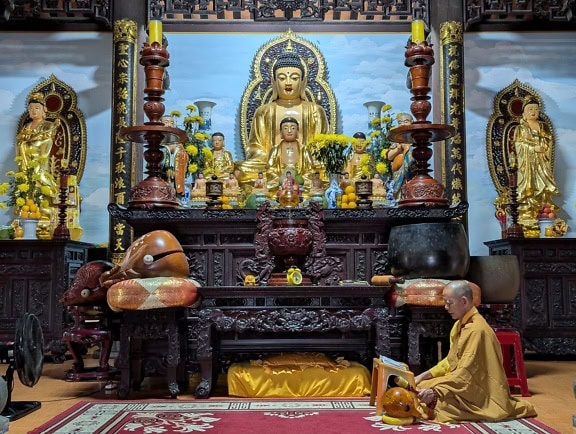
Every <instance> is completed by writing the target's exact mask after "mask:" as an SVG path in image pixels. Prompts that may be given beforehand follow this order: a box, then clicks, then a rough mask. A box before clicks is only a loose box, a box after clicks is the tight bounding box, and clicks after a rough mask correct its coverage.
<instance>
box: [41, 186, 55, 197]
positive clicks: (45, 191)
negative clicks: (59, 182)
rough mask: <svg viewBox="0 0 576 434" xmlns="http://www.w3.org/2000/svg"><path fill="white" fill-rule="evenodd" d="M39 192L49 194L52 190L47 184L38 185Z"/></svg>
mask: <svg viewBox="0 0 576 434" xmlns="http://www.w3.org/2000/svg"><path fill="white" fill-rule="evenodd" d="M40 193H42V194H43V195H45V196H50V195H52V193H53V191H52V189H51V188H50V187H49V186H47V185H43V186H41V187H40Z"/></svg>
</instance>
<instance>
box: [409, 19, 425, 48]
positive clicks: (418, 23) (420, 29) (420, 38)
mask: <svg viewBox="0 0 576 434" xmlns="http://www.w3.org/2000/svg"><path fill="white" fill-rule="evenodd" d="M412 42H413V43H414V44H419V43H420V42H424V21H422V20H414V21H412Z"/></svg>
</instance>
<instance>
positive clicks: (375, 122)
mask: <svg viewBox="0 0 576 434" xmlns="http://www.w3.org/2000/svg"><path fill="white" fill-rule="evenodd" d="M380 124H381V122H380V118H372V120H371V121H370V126H371V127H378V126H380Z"/></svg>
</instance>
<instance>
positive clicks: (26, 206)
mask: <svg viewBox="0 0 576 434" xmlns="http://www.w3.org/2000/svg"><path fill="white" fill-rule="evenodd" d="M20 211H21V212H22V213H23V214H25V213H27V212H28V211H30V206H29V205H22V208H20Z"/></svg>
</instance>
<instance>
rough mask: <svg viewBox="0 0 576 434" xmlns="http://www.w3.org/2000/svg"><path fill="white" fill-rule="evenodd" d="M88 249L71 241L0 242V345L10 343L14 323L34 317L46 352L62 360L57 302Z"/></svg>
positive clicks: (61, 317)
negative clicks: (39, 325) (24, 315)
mask: <svg viewBox="0 0 576 434" xmlns="http://www.w3.org/2000/svg"><path fill="white" fill-rule="evenodd" d="M89 247H90V245H89V244H86V243H79V242H74V241H69V242H65V241H54V240H50V241H46V240H44V241H26V240H5V241H4V240H3V241H0V276H2V277H1V278H0V300H1V301H0V341H11V340H13V339H14V329H15V326H16V321H17V320H18V319H19V317H20V316H21V315H23V314H24V313H25V312H29V313H33V314H34V315H36V316H37V317H38V319H39V320H40V323H41V325H42V331H43V333H44V341H45V342H46V350H52V351H53V354H52V355H53V357H54V358H55V359H56V360H58V361H60V360H61V361H63V360H64V359H63V358H62V356H63V354H64V352H65V351H66V345H65V344H63V343H62V341H61V338H62V331H63V329H64V326H65V324H64V318H65V312H64V306H63V305H62V304H61V303H60V302H59V301H58V300H59V299H60V298H61V297H62V294H63V293H64V291H65V289H66V288H67V287H68V285H69V284H70V283H71V281H72V277H73V276H74V274H75V273H76V271H77V270H78V269H79V268H80V267H81V266H82V265H83V264H84V263H85V262H86V261H87V256H88V248H89Z"/></svg>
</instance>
